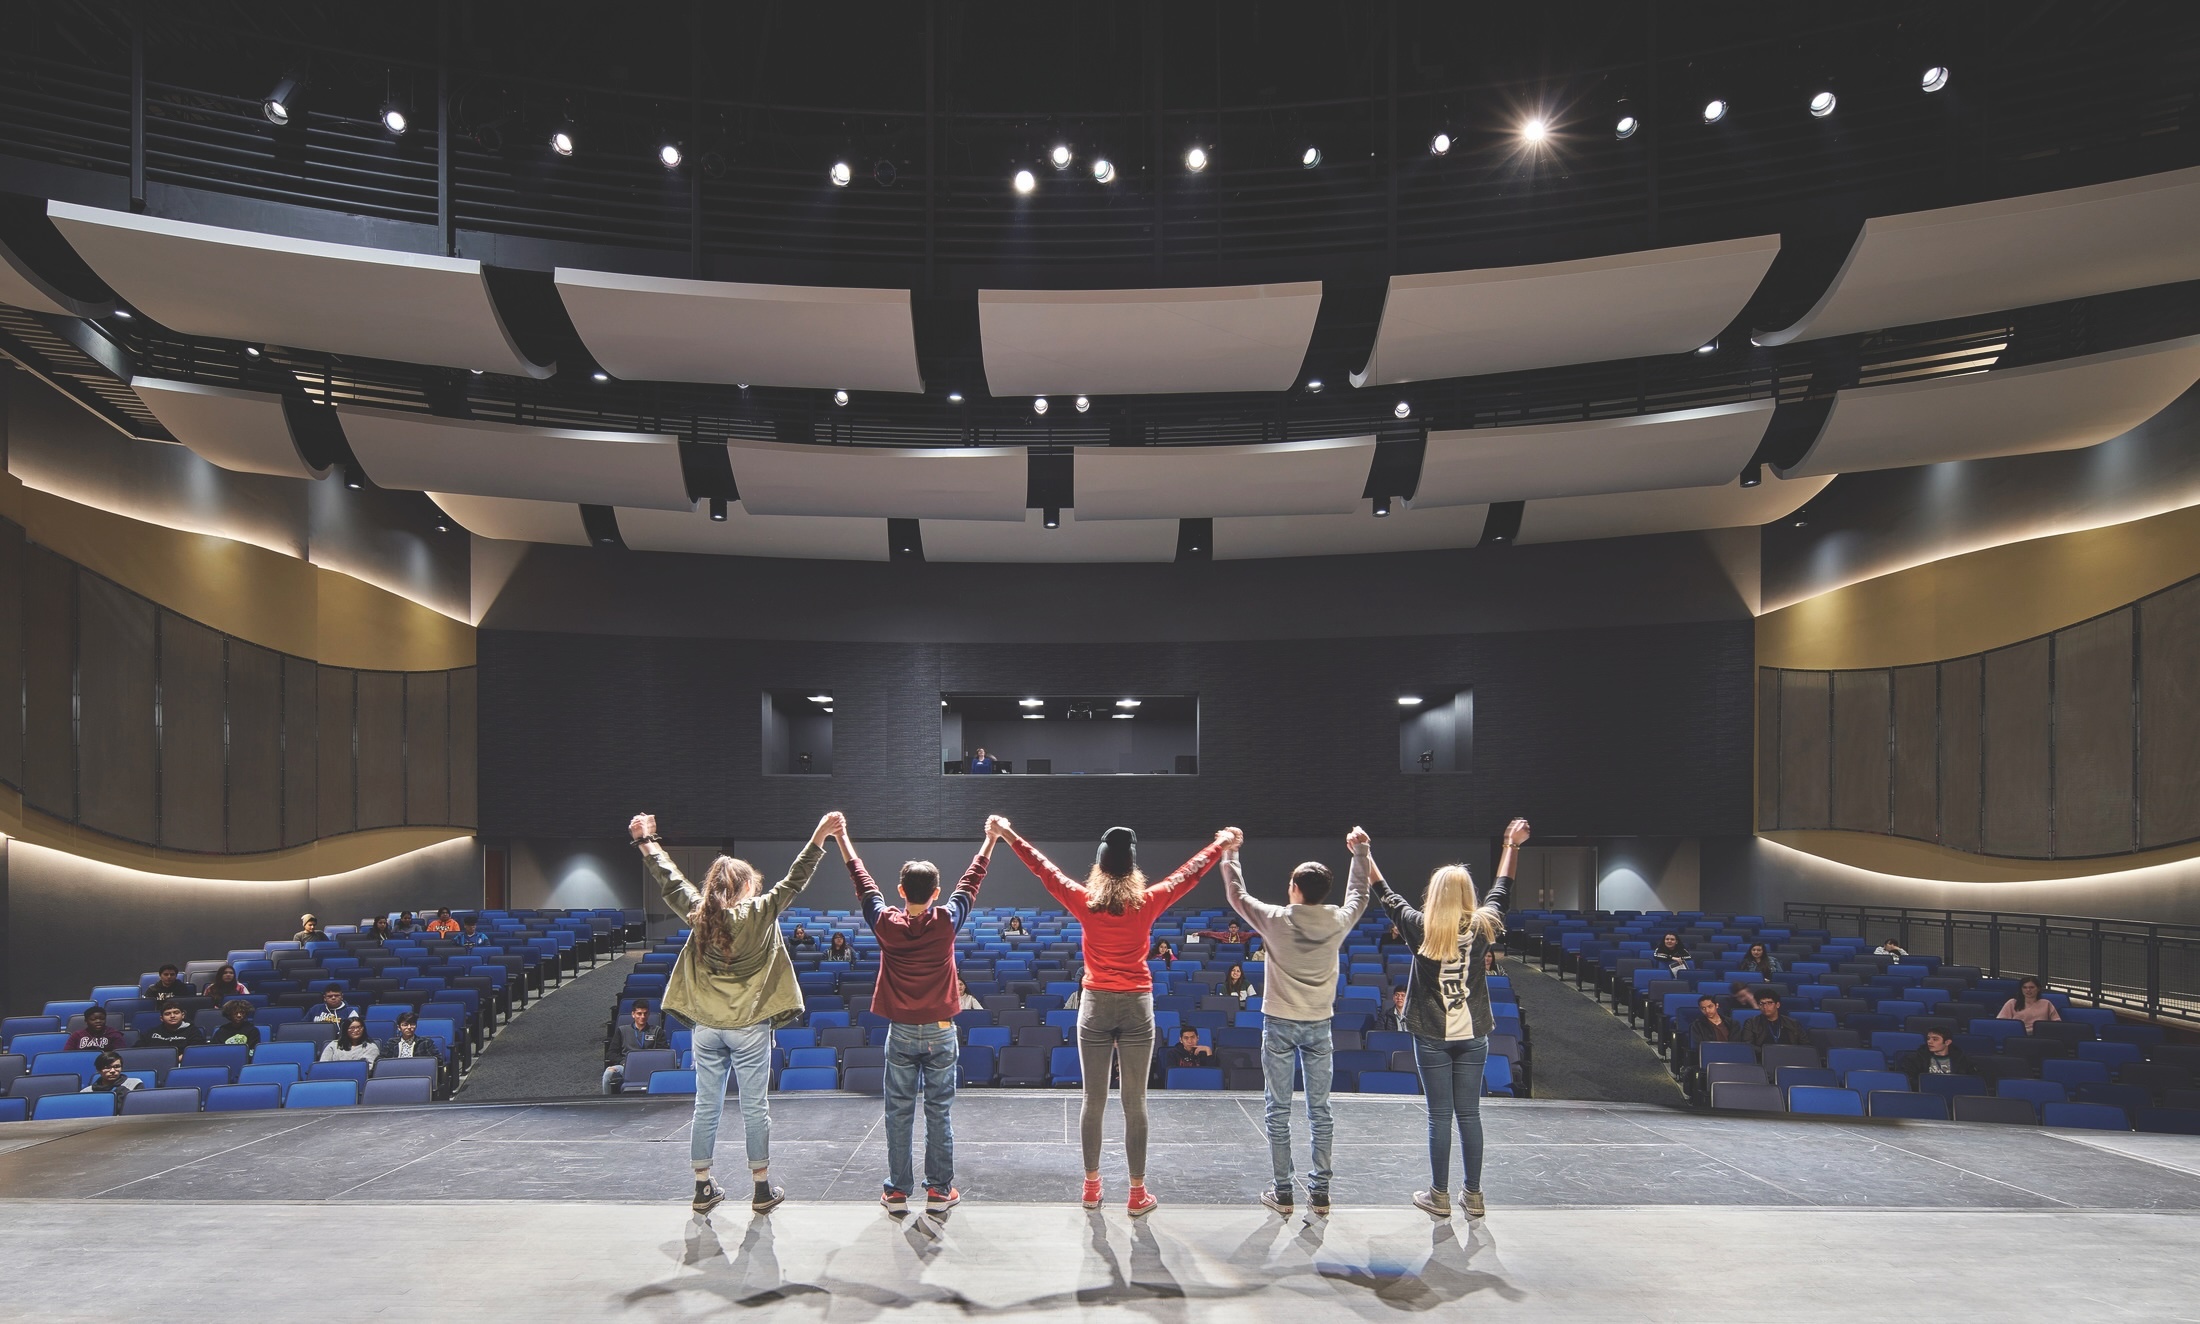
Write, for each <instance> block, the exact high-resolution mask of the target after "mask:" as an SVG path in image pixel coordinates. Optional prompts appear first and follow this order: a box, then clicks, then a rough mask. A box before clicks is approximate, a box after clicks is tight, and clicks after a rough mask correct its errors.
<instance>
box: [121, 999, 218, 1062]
mask: <svg viewBox="0 0 2200 1324" xmlns="http://www.w3.org/2000/svg"><path fill="white" fill-rule="evenodd" d="M205 1042H206V1036H205V1035H203V1034H200V1033H199V1027H198V1026H196V1025H192V1024H190V1023H189V1022H187V1021H185V1020H184V1018H183V1008H182V1006H181V1005H179V1004H177V1003H174V1002H169V1003H164V1004H162V1006H161V1009H160V1024H158V1025H156V1026H154V1027H153V1028H152V1029H150V1030H147V1031H146V1032H145V1033H143V1034H141V1035H139V1036H138V1041H137V1046H138V1047H140V1048H173V1049H175V1050H176V1052H177V1053H178V1054H181V1053H182V1052H183V1050H184V1049H186V1048H196V1047H198V1046H199V1045H200V1044H203V1043H205Z"/></svg>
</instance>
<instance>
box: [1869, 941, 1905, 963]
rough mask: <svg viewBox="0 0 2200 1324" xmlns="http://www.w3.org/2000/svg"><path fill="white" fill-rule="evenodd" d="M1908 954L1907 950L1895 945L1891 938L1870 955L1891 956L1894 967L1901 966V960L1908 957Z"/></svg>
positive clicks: (1874, 949)
mask: <svg viewBox="0 0 2200 1324" xmlns="http://www.w3.org/2000/svg"><path fill="white" fill-rule="evenodd" d="M1909 954H1910V953H1909V951H1908V949H1906V948H1904V947H1900V946H1898V945H1896V943H1895V940H1894V939H1892V938H1889V939H1887V940H1886V941H1885V942H1882V943H1880V944H1879V945H1878V946H1877V947H1875V948H1873V949H1872V955H1874V956H1891V957H1893V958H1894V963H1895V964H1896V965H1900V964H1902V958H1903V957H1905V956H1908V955H1909Z"/></svg>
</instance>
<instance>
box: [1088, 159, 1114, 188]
mask: <svg viewBox="0 0 2200 1324" xmlns="http://www.w3.org/2000/svg"><path fill="white" fill-rule="evenodd" d="M1092 177H1093V179H1095V180H1096V181H1098V182H1100V183H1102V184H1112V183H1114V182H1115V162H1113V161H1110V160H1109V159H1108V158H1106V157H1104V156H1103V157H1101V158H1100V159H1099V160H1097V161H1094V162H1093V163H1092Z"/></svg>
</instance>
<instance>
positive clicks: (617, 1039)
mask: <svg viewBox="0 0 2200 1324" xmlns="http://www.w3.org/2000/svg"><path fill="white" fill-rule="evenodd" d="M612 1038H613V1040H614V1042H613V1044H612V1050H613V1051H614V1052H616V1053H617V1054H618V1055H619V1056H620V1057H621V1058H624V1057H625V1056H626V1055H627V1054H628V1053H639V1052H641V1051H642V1050H643V1049H645V1048H669V1047H671V1044H670V1043H669V1042H668V1041H667V1040H666V1038H665V1028H664V1023H663V1022H661V1021H659V1020H656V1019H655V1018H653V1017H652V1016H651V1015H650V1014H649V1002H648V1000H647V999H644V998H636V999H634V1005H633V1006H632V1007H630V1008H628V1009H627V1013H626V1019H625V1020H624V1021H621V1022H620V1023H619V1028H618V1030H617V1032H616V1033H615V1034H614V1035H613V1036H612ZM625 1083H626V1063H625V1062H624V1061H619V1062H613V1063H612V1064H611V1065H610V1066H607V1067H605V1068H604V1069H603V1092H604V1093H606V1094H617V1093H618V1092H619V1090H620V1088H621V1087H622V1086H623V1085H624V1084H625Z"/></svg>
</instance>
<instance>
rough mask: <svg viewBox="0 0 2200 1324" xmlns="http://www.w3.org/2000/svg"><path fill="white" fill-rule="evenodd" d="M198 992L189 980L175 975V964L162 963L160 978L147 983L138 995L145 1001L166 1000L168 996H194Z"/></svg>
mask: <svg viewBox="0 0 2200 1324" xmlns="http://www.w3.org/2000/svg"><path fill="white" fill-rule="evenodd" d="M198 994H199V990H198V988H197V987H196V986H194V985H193V984H192V983H191V982H190V981H189V980H186V979H178V978H177V977H176V967H175V966H173V965H164V966H162V967H161V968H160V978H158V979H156V980H154V981H153V982H152V983H150V984H147V985H146V986H145V988H144V991H142V992H140V993H139V994H138V996H139V997H141V998H143V999H145V1000H146V1001H147V1002H166V1001H168V1000H169V999H170V998H195V997H197V996H198Z"/></svg>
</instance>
